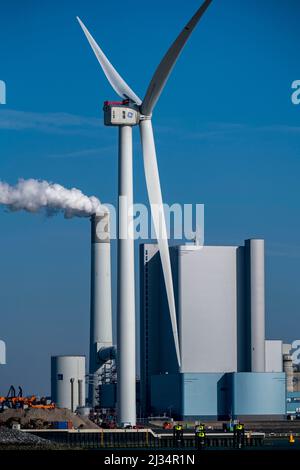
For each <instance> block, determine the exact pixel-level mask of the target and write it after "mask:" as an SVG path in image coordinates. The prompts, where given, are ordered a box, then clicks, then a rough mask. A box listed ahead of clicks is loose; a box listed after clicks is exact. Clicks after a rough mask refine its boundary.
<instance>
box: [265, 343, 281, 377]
mask: <svg viewBox="0 0 300 470" xmlns="http://www.w3.org/2000/svg"><path fill="white" fill-rule="evenodd" d="M265 351H266V364H265V371H266V372H282V371H283V357H282V341H280V340H266V341H265Z"/></svg>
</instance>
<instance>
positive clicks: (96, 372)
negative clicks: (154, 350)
mask: <svg viewBox="0 0 300 470" xmlns="http://www.w3.org/2000/svg"><path fill="white" fill-rule="evenodd" d="M91 242H92V243H91V320H90V362H89V377H90V380H89V403H90V405H91V406H93V407H94V406H96V405H98V404H99V403H98V387H99V377H100V374H101V368H102V367H103V365H104V364H105V362H106V361H108V360H109V359H114V358H115V348H114V347H113V346H112V309H111V265H110V235H109V212H108V211H106V212H104V213H103V214H101V215H93V216H92V217H91Z"/></svg>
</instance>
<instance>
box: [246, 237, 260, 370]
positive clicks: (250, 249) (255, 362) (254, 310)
mask: <svg viewBox="0 0 300 470" xmlns="http://www.w3.org/2000/svg"><path fill="white" fill-rule="evenodd" d="M245 246H246V250H247V253H248V260H249V261H248V262H249V267H248V275H249V289H250V296H249V303H250V321H251V328H250V335H251V336H250V345H251V346H250V347H251V350H250V358H251V371H252V372H265V247H264V240H258V239H251V240H246V244H245Z"/></svg>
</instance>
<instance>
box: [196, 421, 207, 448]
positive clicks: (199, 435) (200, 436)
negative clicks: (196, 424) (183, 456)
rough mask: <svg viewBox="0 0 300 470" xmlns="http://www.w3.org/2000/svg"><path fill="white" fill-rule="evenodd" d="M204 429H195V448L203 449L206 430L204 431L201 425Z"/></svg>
mask: <svg viewBox="0 0 300 470" xmlns="http://www.w3.org/2000/svg"><path fill="white" fill-rule="evenodd" d="M203 428H204V429H200V430H197V431H196V435H195V440H196V448H197V449H198V450H199V449H203V447H205V445H206V432H205V427H204V426H203Z"/></svg>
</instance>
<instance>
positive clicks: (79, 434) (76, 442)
mask: <svg viewBox="0 0 300 470" xmlns="http://www.w3.org/2000/svg"><path fill="white" fill-rule="evenodd" d="M27 432H30V433H31V434H35V435H36V436H40V437H43V438H44V439H48V440H49V441H51V442H55V443H58V444H62V445H66V446H67V447H82V448H87V449H101V448H103V449H109V448H113V449H126V448H128V449H147V448H150V449H178V448H183V449H190V450H191V449H196V447H197V442H196V438H195V436H194V435H193V434H189V435H187V434H184V435H183V437H182V438H181V439H178V440H176V439H175V438H174V436H173V434H163V435H160V434H155V433H154V432H153V431H152V430H142V431H141V430H126V431H111V430H99V431H82V430H80V431H76V430H68V431H67V430H66V431H62V430H30V431H27ZM263 441H264V434H263V433H256V434H254V435H253V434H252V435H249V436H245V438H244V439H243V442H242V445H243V446H244V447H258V446H262V445H263ZM236 445H237V443H236V440H235V438H234V436H233V434H232V433H218V434H207V436H206V439H205V447H211V448H218V447H222V448H235V447H236Z"/></svg>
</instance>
